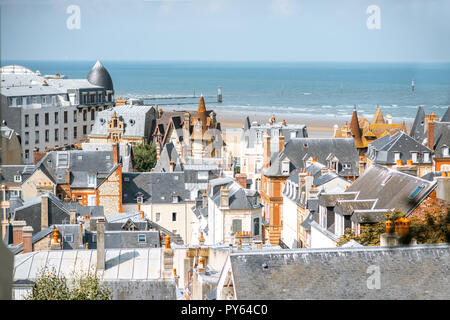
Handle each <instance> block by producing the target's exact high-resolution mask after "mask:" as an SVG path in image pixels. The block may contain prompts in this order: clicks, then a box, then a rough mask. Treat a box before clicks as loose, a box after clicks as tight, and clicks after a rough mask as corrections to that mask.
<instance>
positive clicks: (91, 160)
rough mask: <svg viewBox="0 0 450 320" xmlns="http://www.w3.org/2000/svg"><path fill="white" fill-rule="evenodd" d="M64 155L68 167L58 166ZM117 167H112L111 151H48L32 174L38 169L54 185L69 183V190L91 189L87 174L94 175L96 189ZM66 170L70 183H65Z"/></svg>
mask: <svg viewBox="0 0 450 320" xmlns="http://www.w3.org/2000/svg"><path fill="white" fill-rule="evenodd" d="M64 154H66V155H67V157H68V166H61V165H59V164H58V161H59V158H60V157H61V156H62V155H64ZM119 165H120V164H116V165H114V160H113V153H112V151H85V150H69V151H50V152H49V153H47V154H46V155H45V157H44V158H42V159H41V160H40V161H39V162H38V163H37V164H36V166H35V168H34V170H33V173H34V172H35V171H37V170H39V169H40V170H42V172H44V174H46V175H47V176H48V177H49V179H51V180H52V181H53V182H54V183H55V184H68V183H70V187H71V188H93V187H92V186H89V185H88V175H89V174H95V175H96V177H97V182H96V186H95V187H98V186H100V185H101V184H102V183H103V182H104V181H105V180H106V179H107V178H108V176H109V175H110V174H111V173H113V172H114V171H115V170H116V169H117V167H118V166H119ZM67 168H68V169H69V172H70V181H67ZM30 176H31V175H30ZM23 182H25V180H23Z"/></svg>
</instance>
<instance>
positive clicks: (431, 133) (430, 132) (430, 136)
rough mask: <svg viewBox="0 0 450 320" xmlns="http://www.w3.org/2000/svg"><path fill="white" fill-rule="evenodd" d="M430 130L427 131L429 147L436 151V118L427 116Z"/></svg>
mask: <svg viewBox="0 0 450 320" xmlns="http://www.w3.org/2000/svg"><path fill="white" fill-rule="evenodd" d="M427 123H428V130H427V146H428V148H430V149H431V150H432V151H434V118H433V114H432V116H427Z"/></svg>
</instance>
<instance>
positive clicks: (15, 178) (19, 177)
mask: <svg viewBox="0 0 450 320" xmlns="http://www.w3.org/2000/svg"><path fill="white" fill-rule="evenodd" d="M21 181H22V176H21V175H20V174H18V175H15V176H14V182H21Z"/></svg>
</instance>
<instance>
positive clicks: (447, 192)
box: [436, 171, 450, 201]
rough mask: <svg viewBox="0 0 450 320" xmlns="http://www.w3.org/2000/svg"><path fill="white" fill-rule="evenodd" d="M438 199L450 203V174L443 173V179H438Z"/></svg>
mask: <svg viewBox="0 0 450 320" xmlns="http://www.w3.org/2000/svg"><path fill="white" fill-rule="evenodd" d="M436 198H438V199H441V200H444V201H450V172H446V171H443V172H442V177H437V187H436Z"/></svg>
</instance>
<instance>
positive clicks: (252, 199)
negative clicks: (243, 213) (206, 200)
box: [207, 177, 261, 210]
mask: <svg viewBox="0 0 450 320" xmlns="http://www.w3.org/2000/svg"><path fill="white" fill-rule="evenodd" d="M225 186H226V187H228V189H229V196H228V197H229V207H228V208H229V209H230V210H245V209H257V208H260V207H261V204H260V202H259V192H257V191H254V192H251V193H249V192H246V191H247V190H246V189H244V188H243V187H242V186H241V185H240V184H239V183H237V182H236V181H235V180H234V179H232V178H229V177H225V178H217V179H213V180H211V181H210V188H209V189H208V191H207V194H208V197H210V198H211V199H212V200H213V201H214V203H215V204H216V205H217V206H220V190H221V187H225Z"/></svg>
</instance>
